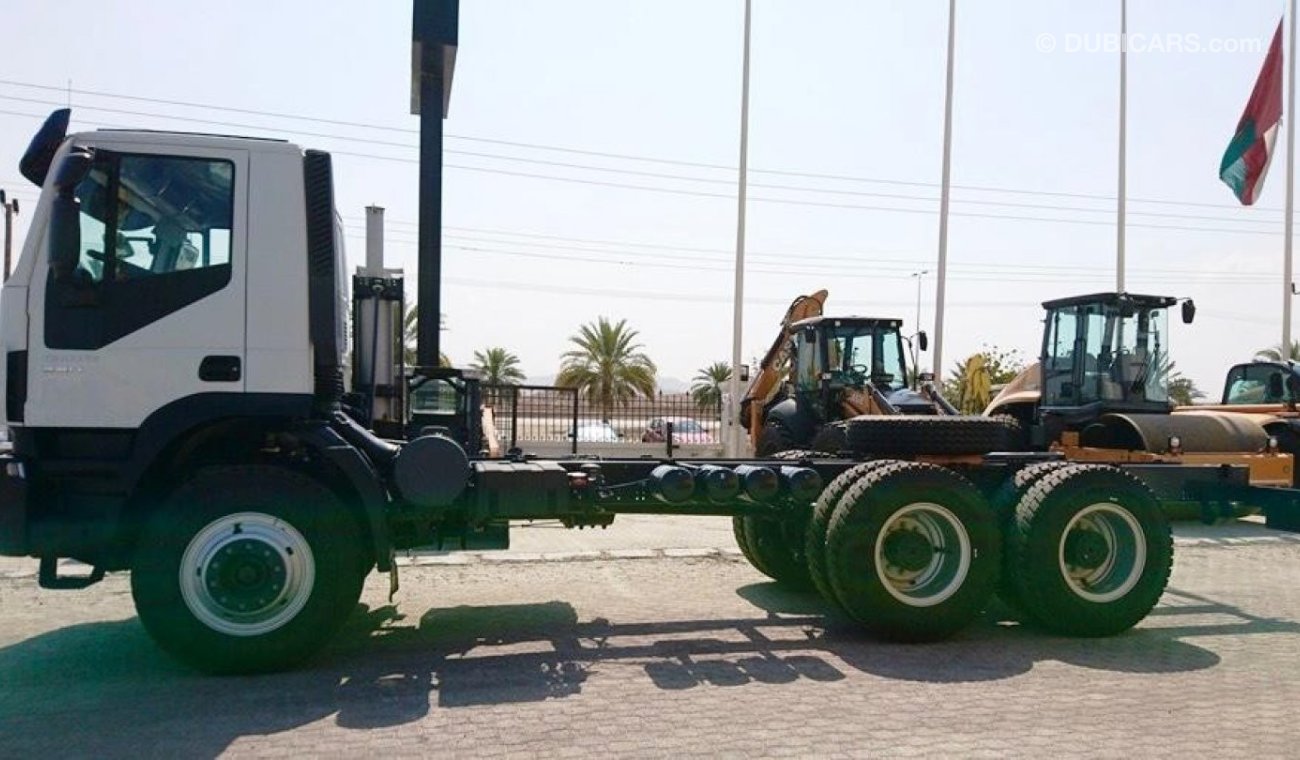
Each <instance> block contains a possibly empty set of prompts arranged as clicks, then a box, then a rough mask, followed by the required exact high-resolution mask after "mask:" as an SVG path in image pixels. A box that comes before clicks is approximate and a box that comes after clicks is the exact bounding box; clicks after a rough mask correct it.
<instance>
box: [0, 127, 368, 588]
mask: <svg viewBox="0 0 1300 760" xmlns="http://www.w3.org/2000/svg"><path fill="white" fill-rule="evenodd" d="M68 118H69V113H68V111H67V110H61V111H56V112H55V113H54V114H53V115H51V117H50V118H49V119H48V120H47V122H46V123H45V125H44V126H43V127H42V128H41V130H40V131H39V132H38V134H37V135H36V136H35V137H34V138H33V141H32V144H31V146H30V147H29V149H28V151H27V153H26V154H25V155H24V157H23V160H22V162H21V170H22V172H23V174H24V176H26V177H27V178H28V179H29V180H31V181H32V182H33V183H35V184H37V185H38V186H40V187H41V196H40V200H39V202H38V203H37V205H36V209H35V212H34V214H33V217H32V224H31V232H30V234H29V235H28V237H27V240H26V241H25V243H24V245H23V248H22V253H21V256H20V258H19V260H18V263H17V267H16V269H15V270H14V273H13V276H12V277H10V279H9V280H8V281H7V282H5V284H4V288H3V295H2V296H0V341H2V343H3V345H2V346H0V350H3V353H4V357H5V360H4V362H3V363H0V372H2V373H3V374H0V387H3V388H4V391H5V408H4V418H5V424H6V425H7V426H8V428H9V432H10V439H11V441H12V442H13V451H12V453H11V456H12V457H13V458H14V460H13V462H11V465H12V466H13V467H14V468H19V469H22V470H23V471H24V472H23V474H24V475H25V476H27V477H26V478H25V482H24V487H26V488H28V489H33V490H35V491H37V492H38V493H33V494H31V497H32V498H30V499H29V500H28V502H27V507H26V509H25V510H22V512H23V513H24V514H22V515H21V516H15V510H5V511H4V512H5V515H7V517H0V550H5V551H6V552H7V553H23V554H32V555H36V556H41V557H47V556H48V557H57V556H69V557H75V558H78V559H82V560H84V561H86V562H88V563H90V564H92V565H94V566H95V567H97V568H101V569H102V568H107V569H114V568H118V567H124V566H126V564H127V563H128V555H129V553H130V551H131V548H132V546H133V544H134V541H135V538H134V531H135V528H137V527H138V525H136V524H135V523H134V522H133V521H132V520H131V519H130V513H131V511H132V510H134V509H142V510H143V509H144V508H145V507H144V504H143V502H145V501H147V500H148V498H149V493H151V492H154V491H157V492H160V493H161V492H163V491H165V490H166V489H167V487H168V486H167V481H168V480H169V479H170V478H171V477H172V476H173V475H174V474H179V473H180V472H182V471H183V470H185V466H184V461H186V459H187V458H190V457H195V456H197V457H199V458H200V459H201V460H210V459H212V458H214V457H216V458H221V457H225V458H226V459H228V460H231V461H244V457H245V456H247V454H246V453H239V452H238V451H237V450H238V449H239V447H240V446H241V445H242V446H243V447H245V448H247V447H253V448H256V447H258V446H262V445H265V442H266V436H267V435H270V434H272V433H275V432H277V431H282V430H287V429H289V428H291V427H293V426H294V425H301V423H302V421H303V420H307V419H309V418H311V417H312V416H313V413H314V412H317V414H316V415H315V416H316V417H318V418H320V417H321V416H322V415H321V414H319V412H321V411H322V410H324V411H325V412H328V407H329V405H330V404H331V403H333V404H335V405H336V404H337V399H338V396H339V394H340V393H341V391H342V372H341V367H342V365H343V359H342V354H343V349H344V346H345V343H346V340H345V337H344V315H345V314H346V304H347V291H346V283H345V280H344V278H343V275H342V272H343V266H342V260H343V249H342V234H341V226H340V223H339V219H338V216H337V214H336V213H335V211H334V208H333V197H332V193H333V191H332V181H331V177H330V166H329V156H328V154H324V153H320V152H315V151H304V150H302V149H301V148H299V147H298V146H296V145H293V144H291V143H287V142H282V141H278V140H264V139H256V138H237V137H227V136H219V135H200V134H186V133H171V132H151V131H116V130H102V131H96V132H84V133H77V134H72V135H65V131H66V128H67V124H68ZM324 416H328V414H326V415H324ZM232 429H242V430H243V431H244V432H243V433H242V434H239V435H233V436H232ZM218 430H219V431H220V432H219V433H217V432H215V431H218ZM218 442H219V443H218ZM6 520H7V521H8V522H9V523H18V522H19V521H21V523H22V524H21V525H19V526H13V525H10V526H9V527H8V528H6V527H5V525H4V522H5V521H6ZM69 526H72V527H71V529H70V528H69ZM48 580H51V581H52V582H57V579H54V578H53V577H51V578H49V579H48Z"/></svg>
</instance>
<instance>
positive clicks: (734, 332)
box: [726, 0, 750, 457]
mask: <svg viewBox="0 0 1300 760" xmlns="http://www.w3.org/2000/svg"><path fill="white" fill-rule="evenodd" d="M749 11H750V0H745V44H744V52H743V53H742V63H741V75H740V77H741V78H740V177H739V183H740V186H739V188H738V189H737V191H736V199H737V200H736V204H737V210H736V286H735V288H736V289H735V296H734V298H735V302H734V303H733V304H732V309H733V314H732V325H731V382H730V384H729V386H728V390H729V392H730V395H731V404H730V407H731V408H730V411H729V415H730V420H729V423H728V424H729V427H728V428H726V429H727V430H730V431H731V433H730V435H728V436H727V439H726V441H727V444H728V446H727V448H728V455H729V456H733V457H738V456H741V452H742V450H743V448H744V443H743V441H742V438H741V427H740V425H739V424H738V423H739V422H740V417H739V415H740V335H741V326H742V324H743V315H744V304H745V191H746V189H747V187H746V184H747V183H746V181H747V171H748V168H749V166H748V165H749Z"/></svg>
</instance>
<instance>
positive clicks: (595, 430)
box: [569, 422, 623, 443]
mask: <svg viewBox="0 0 1300 760" xmlns="http://www.w3.org/2000/svg"><path fill="white" fill-rule="evenodd" d="M569 437H570V438H573V439H576V440H577V441H578V442H579V443H617V442H619V441H621V440H623V436H621V435H619V433H618V431H617V430H615V429H614V426H613V425H611V424H609V423H608V422H580V423H578V428H577V431H576V432H574V433H570V434H569Z"/></svg>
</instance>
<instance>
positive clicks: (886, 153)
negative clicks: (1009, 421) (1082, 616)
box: [0, 0, 1286, 395]
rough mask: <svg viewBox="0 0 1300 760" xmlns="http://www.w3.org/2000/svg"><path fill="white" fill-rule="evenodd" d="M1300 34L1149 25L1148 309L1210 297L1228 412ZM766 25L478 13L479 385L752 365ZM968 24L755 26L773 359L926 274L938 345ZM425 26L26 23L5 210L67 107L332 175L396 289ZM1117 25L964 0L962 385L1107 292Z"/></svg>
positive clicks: (376, 15) (10, 77)
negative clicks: (946, 130)
mask: <svg viewBox="0 0 1300 760" xmlns="http://www.w3.org/2000/svg"><path fill="white" fill-rule="evenodd" d="M1282 9H1283V3H1282V2H1281V1H1280V0H1241V1H1240V2H1234V3H1225V2H1221V1H1214V0H1130V2H1129V28H1130V34H1132V35H1134V38H1133V46H1132V47H1133V48H1134V50H1133V52H1132V53H1131V54H1130V55H1129V134H1128V150H1129V166H1128V181H1129V194H1130V205H1129V220H1130V225H1129V229H1128V259H1129V267H1130V268H1129V273H1128V282H1129V289H1130V290H1132V291H1135V292H1154V293H1160V294H1170V295H1179V296H1184V295H1186V296H1193V297H1195V298H1196V300H1197V303H1198V306H1199V307H1200V311H1199V314H1198V318H1197V322H1196V324H1194V325H1192V326H1190V327H1186V326H1183V325H1181V324H1178V325H1176V326H1175V327H1174V328H1173V330H1174V335H1173V340H1172V344H1173V345H1172V348H1173V354H1174V356H1175V358H1176V360H1177V362H1178V366H1179V368H1180V369H1183V370H1184V371H1185V372H1187V374H1189V375H1190V376H1191V377H1193V378H1194V379H1195V380H1196V381H1197V382H1198V383H1199V384H1200V386H1201V387H1202V388H1203V389H1205V390H1207V391H1208V392H1209V393H1210V394H1211V395H1217V393H1218V392H1219V390H1220V383H1221V380H1222V375H1223V372H1224V370H1225V369H1226V368H1227V366H1228V365H1230V364H1232V363H1234V362H1237V361H1242V360H1247V359H1249V358H1250V356H1251V355H1252V354H1253V353H1254V351H1255V350H1256V349H1258V348H1260V347H1263V346H1266V345H1273V344H1276V343H1277V342H1278V341H1279V338H1280V319H1281V290H1282V287H1281V266H1282V236H1281V230H1282V212H1281V206H1282V202H1283V178H1284V167H1285V164H1284V163H1283V162H1284V161H1285V158H1286V157H1285V154H1284V153H1283V152H1281V149H1283V147H1284V145H1283V142H1282V141H1279V149H1280V152H1279V155H1278V160H1277V161H1275V166H1274V171H1273V172H1272V173H1271V175H1270V177H1269V180H1268V182H1267V185H1266V187H1265V189H1264V192H1263V195H1262V197H1261V199H1260V201H1259V204H1258V207H1257V208H1253V209H1244V208H1241V207H1237V206H1236V205H1235V201H1234V199H1233V197H1232V195H1231V193H1230V192H1229V191H1228V189H1227V188H1226V187H1224V186H1223V185H1222V184H1221V183H1220V182H1219V181H1218V178H1217V172H1218V165H1219V159H1220V157H1221V156H1222V153H1223V150H1224V148H1225V147H1226V145H1227V143H1228V140H1229V138H1230V137H1231V134H1232V131H1233V128H1234V127H1235V125H1236V121H1237V119H1238V117H1239V116H1240V114H1241V110H1242V107H1243V105H1244V104H1245V101H1246V98H1247V96H1248V95H1249V93H1250V89H1251V86H1252V85H1253V83H1254V79H1255V77H1256V75H1257V73H1258V70H1259V67H1260V65H1261V63H1262V61H1263V58H1264V51H1265V49H1266V48H1267V45H1268V41H1269V40H1270V39H1271V36H1272V33H1273V31H1274V28H1275V26H1276V24H1277V21H1278V18H1279V16H1280V15H1281V12H1282ZM742 10H743V2H742V0H655V1H654V2H651V1H650V0H637V1H636V2H633V0H545V1H543V0H461V26H460V50H459V56H458V59H457V67H456V81H455V86H454V91H453V94H452V102H451V115H450V118H449V119H448V120H447V122H446V130H447V133H448V135H449V137H448V140H447V148H448V149H449V150H448V154H447V164H448V167H449V168H448V169H447V173H446V187H445V206H444V208H445V217H444V220H445V224H446V227H445V245H446V253H445V263H444V272H443V274H444V301H443V306H442V308H443V311H444V312H445V313H446V315H447V327H448V330H447V332H445V333H444V338H443V340H444V349H445V351H446V353H448V354H449V355H450V356H451V357H452V359H453V360H455V361H457V362H458V363H464V362H467V361H468V360H470V359H471V357H472V353H473V351H474V350H475V349H481V348H483V347H486V346H493V345H500V346H505V347H506V348H508V349H510V350H511V351H514V352H515V353H517V354H518V355H519V356H520V358H521V360H522V363H523V368H524V369H525V371H526V372H527V373H528V374H529V375H532V376H544V375H549V374H552V373H554V372H555V370H556V367H557V365H558V363H559V355H560V353H561V352H563V351H564V350H565V348H566V346H565V342H566V338H567V337H568V336H569V335H571V334H572V333H573V332H574V331H575V329H576V328H577V326H578V325H579V324H580V323H583V322H586V321H589V320H591V319H593V318H595V317H597V316H599V315H606V316H609V317H613V318H616V319H617V318H626V319H627V320H628V322H629V323H630V324H631V325H632V326H633V327H634V328H635V329H637V330H639V331H640V337H641V341H642V342H643V343H644V346H645V350H646V351H647V352H648V353H649V354H650V356H651V357H652V358H653V359H654V360H655V361H656V362H657V363H658V365H659V367H660V370H661V374H662V375H666V376H673V377H677V378H683V379H688V378H689V377H690V376H691V375H693V374H694V373H695V371H696V370H697V369H698V368H699V367H701V366H703V365H705V364H707V363H710V362H712V361H716V360H724V359H727V358H729V357H730V354H731V323H732V312H731V294H732V268H731V266H732V260H733V256H734V253H733V251H734V245H735V218H736V202H735V191H736V188H735V170H734V167H735V165H736V161H737V152H738V114H739V102H740V44H741V17H742ZM946 14H947V2H943V0H910V1H908V2H904V1H903V0H893V1H891V2H884V1H880V0H875V1H870V2H868V1H867V0H803V1H802V2H796V0H754V19H753V73H752V76H753V80H752V105H751V109H752V110H751V132H750V135H751V137H750V166H751V175H750V178H751V189H750V194H751V202H750V205H749V225H748V234H749V251H750V255H749V267H748V275H747V279H746V290H745V294H746V299H745V324H744V335H745V338H744V346H745V355H746V356H747V357H750V356H754V355H757V354H759V353H761V352H762V350H763V349H764V348H765V347H766V345H767V344H768V343H770V341H771V338H772V334H773V330H774V329H775V326H776V324H777V322H778V320H779V317H780V315H781V313H782V312H783V310H784V306H785V304H786V303H788V302H789V300H790V299H791V298H793V297H794V296H795V295H797V294H800V293H804V292H809V291H811V290H815V289H817V288H820V287H825V288H828V289H829V290H830V293H831V295H830V300H829V302H828V312H831V313H835V312H839V313H858V314H877V315H897V316H901V317H903V318H905V319H906V320H907V323H908V324H909V325H911V324H913V323H914V321H915V315H916V311H917V287H916V279H915V278H913V277H912V276H911V274H912V273H913V272H916V271H918V270H922V269H928V270H930V272H931V273H930V274H928V275H926V276H925V277H924V279H923V281H922V283H921V284H922V294H921V304H920V310H921V324H922V326H923V327H925V328H926V329H929V330H931V331H933V326H934V325H933V320H934V314H933V303H934V286H935V279H934V274H933V271H934V268H935V260H936V256H937V253H936V251H937V238H938V217H937V210H938V200H937V198H938V188H937V184H938V181H939V178H940V148H941V137H942V115H943V76H944V68H943V67H944V45H945V35H946ZM410 16H411V12H410V5H409V3H408V2H406V1H405V0H383V2H375V3H369V4H359V3H342V2H320V1H319V0H316V1H314V2H310V1H308V0H276V2H265V1H262V2H251V1H250V0H227V1H226V2H223V3H201V4H200V3H176V2H170V1H164V0H148V1H146V0H118V1H117V2H113V3H89V2H80V1H78V2H61V3H50V2H44V3H21V2H17V0H6V1H5V2H4V13H3V14H2V15H0V19H2V24H0V51H3V53H0V55H2V56H3V61H4V65H3V67H0V72H3V73H2V74H0V80H3V81H2V82H0V187H4V188H6V189H8V190H9V191H10V192H11V194H13V195H16V196H17V197H19V198H20V202H23V203H30V204H33V205H34V201H35V194H34V188H31V187H30V186H29V185H26V184H25V182H24V181H23V180H22V179H21V178H20V177H19V175H18V172H17V162H18V157H19V155H20V154H21V152H22V150H23V148H24V147H25V145H26V143H27V140H28V138H29V136H30V134H31V132H32V130H33V129H34V128H35V127H36V126H37V125H38V123H39V121H40V118H43V116H44V114H45V113H47V112H48V111H49V110H50V109H51V108H53V107H55V105H54V104H57V105H62V104H65V103H66V102H67V101H68V100H69V97H70V99H71V102H72V106H73V128H74V129H85V128H93V127H95V126H101V125H102V126H140V127H148V128H163V129H166V128H171V129H181V130H194V131H211V132H225V133H236V134H245V133H246V134H256V135H267V136H280V137H286V138H289V139H292V140H295V141H297V142H299V143H300V144H302V145H304V146H309V147H318V148H322V149H326V150H330V151H333V152H334V153H335V156H336V160H335V167H336V180H335V181H336V183H337V198H338V202H339V205H340V212H341V213H342V214H343V216H344V217H345V219H346V221H347V222H348V223H349V225H350V229H349V234H350V235H352V236H354V237H351V238H350V239H349V245H350V246H351V248H350V250H349V253H350V256H351V257H352V259H353V260H354V261H355V262H358V263H359V262H360V260H361V258H362V256H363V253H364V242H363V239H362V238H361V235H362V225H363V223H364V222H363V217H364V212H363V209H364V207H365V206H366V205H367V204H376V205H380V206H384V207H386V208H387V209H388V211H387V217H388V220H389V222H390V224H389V226H388V250H389V262H390V265H396V266H403V267H405V268H406V269H407V271H408V272H409V273H411V274H412V275H413V274H414V269H415V263H416V262H415V246H414V240H415V226H414V224H413V221H414V219H415V217H416V165H415V163H414V162H415V159H416V156H417V153H416V150H415V147H414V146H415V143H416V135H415V134H414V133H413V130H415V129H416V127H417V119H416V117H413V116H410V115H409V113H408V112H409V88H410V81H409V77H410V47H409V39H410ZM1118 28H1119V2H1118V0H1113V1H1103V0H979V1H978V2H976V1H975V0H958V36H957V61H956V68H957V76H956V90H955V91H956V96H955V116H954V123H955V131H954V135H955V137H954V146H953V183H954V186H955V189H954V193H953V199H954V202H953V216H952V220H951V229H950V251H949V257H950V270H949V283H948V302H947V320H946V322H947V329H946V341H945V343H946V345H945V349H944V363H945V364H946V365H948V367H949V368H950V367H951V366H952V364H953V363H954V362H955V361H957V360H959V359H961V358H962V357H964V356H966V355H968V354H969V353H971V352H973V351H977V350H979V349H980V348H981V346H983V345H986V344H987V345H996V346H998V347H1001V348H1004V349H1019V350H1020V351H1021V352H1022V353H1023V354H1024V355H1026V356H1033V355H1035V354H1036V353H1037V348H1038V339H1039V338H1038V336H1039V330H1040V311H1041V310H1040V307H1039V305H1038V304H1039V302H1041V301H1042V300H1044V299H1046V298H1052V297H1058V296H1063V295H1068V294H1075V293H1081V292H1091V291H1097V290H1106V289H1111V288H1113V286H1114V266H1115V227H1114V211H1113V209H1114V201H1113V196H1114V194H1115V189H1116V147H1117V109H1118V55H1117V54H1116V53H1115V52H1113V44H1110V45H1108V42H1109V43H1113V42H1114V41H1113V39H1111V40H1107V39H1106V38H1105V35H1111V34H1114V33H1115V32H1117V31H1118ZM1049 47H1050V48H1052V50H1051V51H1050V52H1046V51H1045V50H1046V49H1047V48H1049ZM1108 47H1109V48H1111V50H1108V49H1106V48H1108ZM1179 47H1181V48H1182V49H1181V51H1179V50H1178V49H1177V48H1179ZM69 82H70V83H71V85H70V86H71V90H72V92H71V93H70V94H69V93H68V92H67V91H66V90H67V88H68V87H69ZM30 85H38V86H44V87H46V88H49V87H53V88H55V89H41V88H40V87H33V86H30ZM91 93H101V94H91ZM108 95H113V96H132V97H134V98H153V99H158V100H163V101H183V102H191V103H199V104H204V105H207V106H220V107H224V108H227V109H244V110H246V111H252V112H255V113H241V112H239V111H234V110H218V109H216V108H198V107H182V106H177V105H169V104H165V103H159V102H149V101H147V100H130V99H125V98H122V97H109V96H108ZM32 101H36V102H32ZM109 109H112V110H109ZM123 111H127V112H133V113H121V112H123ZM268 114H278V115H268ZM286 115H293V116H300V117H311V118H313V119H329V120H337V121H346V122H355V123H360V124H366V125H373V126H372V127H364V128H363V127H353V126H344V125H339V124H329V123H323V122H320V121H308V120H301V119H292V118H287V117H286ZM378 127H382V129H381V128H378ZM493 141H504V142H493ZM508 143H513V144H508ZM557 148H563V149H567V150H556V149H557ZM574 151H590V152H596V153H602V154H610V155H592V154H591V153H583V152H574ZM641 159H656V160H641ZM810 175H812V176H810ZM835 177H841V178H844V179H836V178H835ZM561 178H563V179H561ZM600 183H604V184H600ZM994 217H1002V218H994ZM1010 217H1014V218H1010ZM23 220H24V217H23V216H22V215H20V217H19V223H18V229H19V232H20V234H21V233H22V231H23V230H24V229H25V227H24V221H23ZM410 282H411V285H412V290H413V285H414V277H413V276H412V277H411V278H410Z"/></svg>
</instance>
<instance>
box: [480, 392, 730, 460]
mask: <svg viewBox="0 0 1300 760" xmlns="http://www.w3.org/2000/svg"><path fill="white" fill-rule="evenodd" d="M483 403H484V404H486V405H488V406H490V407H492V412H493V415H494V418H495V420H496V426H497V431H498V433H499V435H500V437H501V443H502V445H503V446H504V447H506V448H514V447H516V446H518V445H520V444H522V443H532V442H551V443H563V442H568V443H571V444H572V446H571V447H570V449H571V450H572V451H574V452H575V453H576V452H577V450H578V445H579V444H582V443H600V444H617V443H662V442H665V439H666V437H667V433H668V429H667V428H668V423H671V424H672V427H673V435H674V440H675V441H676V442H678V443H697V444H713V443H720V442H721V440H722V436H721V429H722V418H721V409H720V404H719V403H717V402H713V403H706V404H699V403H696V401H695V400H694V399H692V398H691V396H690V395H689V394H686V393H659V394H656V395H654V396H637V397H635V398H632V399H628V400H627V401H626V402H615V404H614V405H613V406H612V407H611V408H609V409H603V408H602V407H601V405H600V404H598V403H592V402H591V401H590V400H588V399H587V398H586V397H584V396H583V395H581V394H580V393H579V392H578V390H577V389H575V388H557V387H553V386H543V385H484V386H483Z"/></svg>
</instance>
